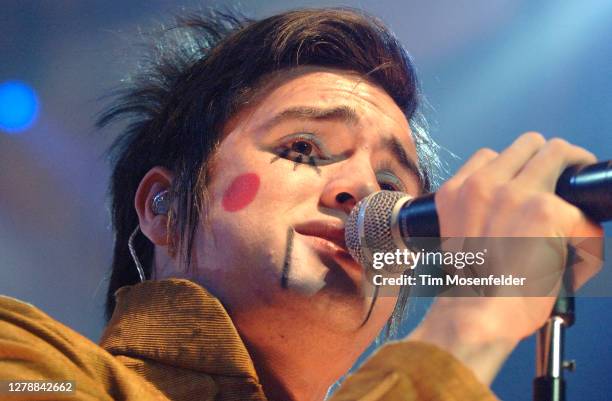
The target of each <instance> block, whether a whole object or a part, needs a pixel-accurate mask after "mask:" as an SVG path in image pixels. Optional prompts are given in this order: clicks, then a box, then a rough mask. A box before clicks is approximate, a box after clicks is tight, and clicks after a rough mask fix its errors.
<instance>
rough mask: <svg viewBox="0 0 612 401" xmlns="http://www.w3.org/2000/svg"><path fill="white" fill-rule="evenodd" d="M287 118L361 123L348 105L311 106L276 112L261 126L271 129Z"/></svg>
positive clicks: (351, 123)
mask: <svg viewBox="0 0 612 401" xmlns="http://www.w3.org/2000/svg"><path fill="white" fill-rule="evenodd" d="M285 120H326V121H327V120H338V121H342V122H345V123H347V124H350V125H356V124H358V123H359V115H358V114H357V112H356V111H355V110H354V109H352V108H351V107H348V106H338V107H331V108H320V107H311V106H296V107H290V108H288V109H285V110H283V111H281V112H280V113H278V114H276V115H275V116H274V117H272V118H271V119H270V120H268V121H267V122H265V123H264V124H263V125H262V127H261V128H263V129H269V128H270V127H273V126H274V125H276V124H279V123H281V122H283V121H285Z"/></svg>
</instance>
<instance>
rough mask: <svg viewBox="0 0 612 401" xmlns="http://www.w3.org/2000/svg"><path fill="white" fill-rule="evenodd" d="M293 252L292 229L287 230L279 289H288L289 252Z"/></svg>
mask: <svg viewBox="0 0 612 401" xmlns="http://www.w3.org/2000/svg"><path fill="white" fill-rule="evenodd" d="M292 251H293V228H291V227H289V228H288V229H287V245H286V247H285V260H284V261H283V271H282V273H281V280H280V285H281V288H285V289H287V288H289V270H290V269H291V252H292Z"/></svg>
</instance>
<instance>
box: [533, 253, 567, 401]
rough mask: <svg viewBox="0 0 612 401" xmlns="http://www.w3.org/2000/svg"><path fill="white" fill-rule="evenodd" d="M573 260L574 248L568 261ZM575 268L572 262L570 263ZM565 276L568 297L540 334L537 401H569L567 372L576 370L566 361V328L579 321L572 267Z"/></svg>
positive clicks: (559, 302) (561, 298)
mask: <svg viewBox="0 0 612 401" xmlns="http://www.w3.org/2000/svg"><path fill="white" fill-rule="evenodd" d="M572 259H573V252H572V248H571V247H570V249H569V252H568V261H571V260H572ZM568 266H571V263H568ZM565 273H566V274H565V276H564V286H563V287H564V288H562V289H561V291H564V292H565V293H564V294H561V295H559V297H558V298H557V301H556V302H555V305H554V306H553V309H552V312H551V314H550V317H549V318H548V320H547V321H546V323H545V324H544V326H542V328H541V329H540V330H538V333H537V334H536V377H535V379H534V380H533V401H566V398H565V378H564V377H563V372H564V370H566V369H567V370H569V371H572V372H573V371H574V370H576V362H575V361H573V360H572V361H566V360H565V359H564V351H565V329H566V328H568V327H571V326H572V325H573V324H574V321H575V320H576V312H575V302H574V297H573V294H572V293H571V292H570V291H568V290H566V289H567V288H572V287H571V284H570V283H571V282H572V281H571V280H572V278H573V276H572V274H571V267H570V268H569V269H567V270H566V272H565Z"/></svg>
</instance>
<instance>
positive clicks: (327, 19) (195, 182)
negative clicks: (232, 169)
mask: <svg viewBox="0 0 612 401" xmlns="http://www.w3.org/2000/svg"><path fill="white" fill-rule="evenodd" d="M152 49H153V52H152V53H151V54H150V55H149V57H148V61H147V63H145V64H144V65H145V66H144V67H141V69H140V70H139V71H138V72H137V73H136V75H135V76H134V77H133V78H132V79H131V81H130V84H129V85H128V87H127V88H125V89H123V90H121V91H119V92H118V95H117V96H116V100H115V103H114V104H113V105H111V106H110V107H109V108H108V109H107V110H106V111H105V112H104V113H103V114H102V115H101V117H100V119H99V120H98V126H100V127H101V126H105V125H107V124H108V123H109V122H112V121H115V120H124V121H127V126H126V128H125V129H124V130H123V132H121V134H120V135H119V136H118V138H117V139H116V140H115V143H114V144H113V146H112V148H111V157H112V158H111V161H112V164H113V174H112V179H111V184H110V195H111V198H112V222H113V229H114V236H115V242H114V254H113V262H112V275H111V278H110V285H109V288H108V293H107V305H106V314H107V318H110V315H111V314H112V312H113V309H114V306H115V299H114V293H115V291H116V290H117V289H119V288H120V287H122V286H125V285H130V284H134V283H136V282H138V281H139V280H138V275H137V270H136V268H135V267H134V262H133V261H132V259H131V257H130V253H129V249H128V238H129V236H130V234H131V233H132V231H133V230H134V228H135V227H136V226H137V225H138V217H137V215H136V211H135V210H134V207H133V202H134V196H135V193H136V189H137V188H138V184H139V182H140V181H141V179H142V178H143V176H144V175H145V174H146V173H147V171H149V170H150V169H151V168H152V167H154V166H163V167H165V168H167V169H169V170H170V171H172V172H173V174H174V179H173V182H172V188H171V194H172V198H173V205H174V206H175V211H174V214H173V215H172V216H171V226H172V228H173V230H174V232H176V233H180V235H179V237H180V238H179V240H178V244H176V245H177V249H179V251H180V254H182V255H185V261H186V262H187V265H189V257H190V255H191V248H192V244H193V236H194V232H195V229H196V225H197V222H198V221H199V220H200V219H201V218H202V216H201V215H200V211H201V210H202V205H203V204H204V203H205V196H206V191H205V190H206V185H207V182H208V180H209V169H208V163H209V162H210V159H211V156H212V155H213V153H214V151H215V149H216V147H217V146H218V144H219V142H220V141H221V140H222V132H223V127H224V125H225V124H226V122H227V121H228V120H229V118H230V117H232V116H233V115H234V114H235V113H236V112H237V111H238V110H239V109H240V107H241V106H242V105H244V102H245V101H247V100H248V99H249V98H250V97H252V95H253V94H254V93H255V91H256V90H257V85H258V84H260V83H261V78H262V77H268V76H270V74H273V73H274V72H278V71H283V70H288V69H291V68H295V67H298V66H322V67H333V68H337V69H343V70H348V71H353V72H357V73H359V74H362V75H363V76H367V77H368V78H369V80H370V81H371V82H374V83H375V84H377V85H379V86H380V87H382V88H383V89H384V90H385V91H386V92H387V93H388V94H389V95H390V96H391V98H393V100H394V101H395V102H396V103H397V105H398V106H399V107H400V109H401V110H402V111H403V112H404V114H405V115H406V118H407V119H408V120H409V121H410V122H411V125H412V129H413V132H414V136H415V138H414V139H415V142H416V144H417V151H418V152H419V157H420V164H421V167H422V169H423V172H424V174H423V175H424V182H425V188H424V189H425V190H426V191H427V190H429V189H430V185H431V178H432V174H434V175H435V173H434V171H433V169H434V168H435V167H436V166H438V161H437V157H436V151H437V149H436V145H435V143H433V142H432V141H431V140H430V138H429V137H428V135H427V133H426V132H425V130H424V129H423V125H422V124H420V122H419V121H418V117H419V114H418V113H416V111H417V107H418V103H419V93H418V85H417V78H416V74H415V70H414V66H413V63H412V62H411V60H410V58H409V57H408V54H407V53H406V51H405V50H404V48H403V47H402V46H401V45H400V43H399V42H398V40H397V39H396V38H395V37H394V36H393V35H392V34H391V33H390V31H389V30H388V29H387V28H386V27H385V26H384V25H383V24H382V23H381V22H380V21H379V20H378V19H376V18H374V17H372V16H369V15H366V14H364V13H362V12H360V11H356V10H352V9H303V10H296V11H289V12H285V13H282V14H278V15H274V16H272V17H269V18H266V19H263V20H260V21H252V20H248V19H246V18H238V17H235V16H232V15H229V14H225V13H218V12H208V13H206V14H203V15H196V16H193V15H192V16H189V17H183V18H180V19H178V20H177V24H176V26H174V27H173V28H170V29H166V30H164V31H163V32H162V33H161V35H160V36H159V37H158V38H157V39H156V41H155V42H154V46H153V47H152ZM134 245H135V249H136V253H137V254H138V256H139V258H140V260H141V262H142V264H143V267H144V269H145V275H146V277H150V274H151V264H152V256H153V244H152V243H150V242H149V241H148V240H147V239H146V237H144V235H138V236H137V237H136V239H135V242H134ZM406 297H407V291H405V294H403V295H402V296H401V297H400V300H399V302H398V309H396V311H399V314H398V313H394V318H393V319H396V318H398V317H399V318H400V319H401V312H402V310H403V308H404V306H405V304H406V299H407V298H406ZM395 323H396V324H398V323H399V319H396V322H395Z"/></svg>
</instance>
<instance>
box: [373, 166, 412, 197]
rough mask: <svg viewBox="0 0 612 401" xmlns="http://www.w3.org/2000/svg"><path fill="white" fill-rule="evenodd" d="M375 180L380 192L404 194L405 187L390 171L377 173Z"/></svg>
mask: <svg viewBox="0 0 612 401" xmlns="http://www.w3.org/2000/svg"><path fill="white" fill-rule="evenodd" d="M376 179H377V181H378V185H379V186H380V189H381V190H385V191H399V192H406V186H405V185H404V183H403V182H402V180H400V179H399V178H398V177H397V176H396V175H395V174H394V173H393V172H392V171H389V170H382V171H379V172H378V173H376Z"/></svg>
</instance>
